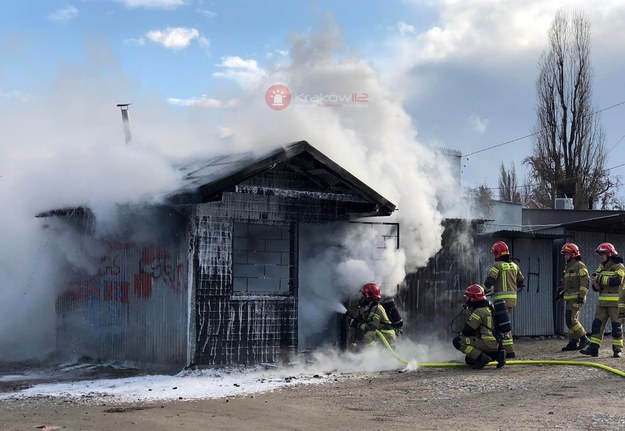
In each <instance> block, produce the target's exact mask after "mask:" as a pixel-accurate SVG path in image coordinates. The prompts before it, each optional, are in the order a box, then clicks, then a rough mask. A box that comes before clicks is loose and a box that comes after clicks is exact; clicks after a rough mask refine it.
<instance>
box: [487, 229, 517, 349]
mask: <svg viewBox="0 0 625 431" xmlns="http://www.w3.org/2000/svg"><path fill="white" fill-rule="evenodd" d="M491 251H492V253H493V256H494V258H495V262H494V263H493V265H492V266H491V267H490V269H489V270H488V274H487V276H486V280H485V281H484V286H486V289H487V290H489V291H491V290H492V292H493V301H497V300H503V301H505V303H506V308H507V310H508V314H510V315H512V311H513V310H514V308H515V307H516V299H517V291H518V290H521V289H522V288H523V287H524V286H525V277H523V273H522V272H521V268H519V265H517V264H516V263H515V262H512V261H511V259H510V250H509V249H508V245H507V244H506V243H505V242H503V241H497V242H496V243H494V244H493V246H492V247H491ZM503 347H504V349H505V351H506V358H515V357H516V353H515V352H514V341H513V339H512V331H510V332H507V333H505V334H503Z"/></svg>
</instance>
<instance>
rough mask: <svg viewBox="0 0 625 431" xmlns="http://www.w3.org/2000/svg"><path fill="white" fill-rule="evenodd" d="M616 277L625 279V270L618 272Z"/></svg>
mask: <svg viewBox="0 0 625 431" xmlns="http://www.w3.org/2000/svg"><path fill="white" fill-rule="evenodd" d="M616 275H618V276H619V277H623V276H624V275H625V269H619V270H618V271H616Z"/></svg>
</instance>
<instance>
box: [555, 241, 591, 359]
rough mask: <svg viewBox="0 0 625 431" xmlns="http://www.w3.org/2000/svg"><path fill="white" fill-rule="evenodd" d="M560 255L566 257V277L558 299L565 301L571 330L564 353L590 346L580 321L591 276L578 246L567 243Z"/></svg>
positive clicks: (563, 279) (566, 317)
mask: <svg viewBox="0 0 625 431" xmlns="http://www.w3.org/2000/svg"><path fill="white" fill-rule="evenodd" d="M560 254H562V255H563V256H564V277H563V278H562V287H561V288H560V290H558V294H557V298H559V299H564V301H565V303H566V312H565V319H566V326H567V327H568V328H569V334H568V335H569V343H568V344H567V345H566V346H564V347H563V348H562V351H563V352H566V351H571V350H582V349H585V348H586V347H588V344H590V340H589V339H588V337H587V336H586V330H585V329H584V327H583V326H582V324H581V322H580V321H579V314H580V312H581V310H582V307H583V306H584V303H585V302H586V294H587V293H588V288H589V285H590V276H589V275H588V269H587V268H586V265H585V264H584V262H582V257H581V255H580V254H579V247H577V245H575V244H573V243H572V242H567V243H566V244H564V245H563V246H562V250H560ZM578 342H579V345H578Z"/></svg>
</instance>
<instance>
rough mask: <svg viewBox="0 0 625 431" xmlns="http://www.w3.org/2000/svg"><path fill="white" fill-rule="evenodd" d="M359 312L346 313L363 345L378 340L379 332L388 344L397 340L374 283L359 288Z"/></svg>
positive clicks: (378, 287) (374, 342) (368, 344)
mask: <svg viewBox="0 0 625 431" xmlns="http://www.w3.org/2000/svg"><path fill="white" fill-rule="evenodd" d="M360 293H361V294H362V296H361V298H360V304H361V312H360V315H359V316H354V315H347V317H348V319H349V326H350V327H352V328H355V329H356V330H357V331H358V332H359V333H360V335H361V337H359V338H360V339H361V340H362V343H363V345H365V346H372V345H375V344H376V343H377V342H378V341H380V340H379V339H378V335H377V334H376V332H377V333H380V334H381V335H382V336H384V338H385V339H386V341H387V342H388V343H389V344H391V345H392V344H394V343H395V342H396V341H397V333H396V332H395V328H394V327H393V324H392V322H391V320H390V319H389V317H388V314H387V312H386V310H385V309H384V306H383V305H382V304H381V300H382V293H381V291H380V286H378V285H377V284H376V283H366V284H364V285H363V286H362V287H361V288H360Z"/></svg>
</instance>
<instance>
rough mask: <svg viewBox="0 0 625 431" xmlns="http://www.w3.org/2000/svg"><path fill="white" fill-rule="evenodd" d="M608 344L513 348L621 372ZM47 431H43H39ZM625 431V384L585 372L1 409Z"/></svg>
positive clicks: (369, 379)
mask: <svg viewBox="0 0 625 431" xmlns="http://www.w3.org/2000/svg"><path fill="white" fill-rule="evenodd" d="M610 342H611V339H610V338H609V337H607V339H606V340H604V345H603V348H602V350H601V352H600V354H599V358H591V357H588V356H583V355H580V354H579V353H578V352H561V351H560V348H561V347H562V346H564V344H566V342H565V340H563V339H561V338H557V337H555V338H549V339H529V338H521V339H519V340H517V341H516V343H515V345H516V350H517V353H518V355H519V358H518V359H519V360H523V359H555V360H574V361H591V362H597V363H601V364H604V365H607V366H609V367H613V368H616V369H618V370H621V371H625V358H623V359H614V358H612V352H611V348H610ZM44 425H45V426H47V428H44V427H43V426H44ZM382 428H383V429H386V430H408V429H411V430H414V429H417V430H449V429H453V428H463V429H479V430H541V429H545V430H553V429H566V430H625V378H624V377H621V376H619V375H617V374H614V373H611V372H609V371H606V370H602V369H598V368H594V367H589V366H584V365H580V366H577V365H521V364H515V365H513V364H509V365H506V366H505V367H504V368H502V369H496V368H495V367H493V366H489V367H487V368H486V369H484V370H480V371H475V370H471V369H469V368H465V367H454V368H420V369H419V370H417V371H410V372H399V371H383V372H374V373H354V374H349V375H337V376H334V377H333V378H331V379H330V380H329V381H328V382H327V383H324V384H320V385H301V386H295V387H289V388H285V389H282V390H279V391H275V392H271V393H264V394H254V395H247V396H242V397H236V398H220V399H209V400H202V401H178V402H158V403H155V404H148V403H141V404H124V405H115V406H112V405H106V404H103V403H101V402H100V403H93V404H88V403H84V402H80V403H79V402H76V401H71V400H58V399H41V398H40V399H28V400H11V401H4V402H2V405H0V429H1V430H3V431H4V430H33V429H44V430H45V429H67V430H175V429H180V430H183V429H184V430H271V431H275V430H306V431H309V430H343V429H382Z"/></svg>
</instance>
